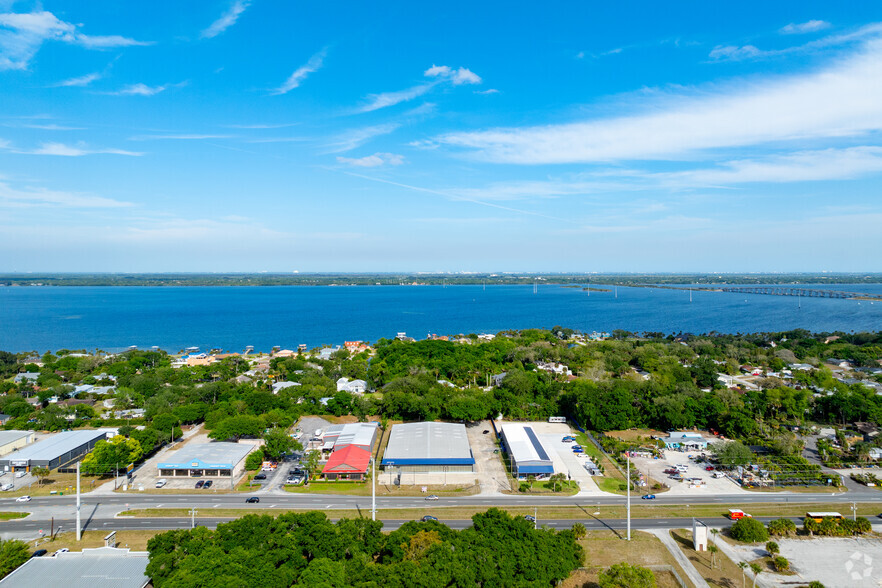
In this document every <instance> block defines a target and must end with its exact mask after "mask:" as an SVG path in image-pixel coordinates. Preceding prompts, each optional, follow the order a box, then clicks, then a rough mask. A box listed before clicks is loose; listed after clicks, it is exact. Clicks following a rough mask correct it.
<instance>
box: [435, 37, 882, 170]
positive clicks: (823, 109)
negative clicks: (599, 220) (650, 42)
mask: <svg viewBox="0 0 882 588" xmlns="http://www.w3.org/2000/svg"><path fill="white" fill-rule="evenodd" d="M880 78H882V40H880V39H878V38H876V39H872V40H868V41H867V42H866V43H865V44H864V45H863V46H862V47H861V49H860V50H858V51H855V52H853V53H852V55H851V56H850V57H847V58H842V59H839V60H836V61H835V62H834V63H832V64H830V65H828V66H827V67H825V68H822V69H820V70H817V71H813V72H810V73H803V74H798V75H791V76H783V77H769V78H757V79H755V80H753V81H738V82H737V83H732V84H729V85H725V84H724V85H720V86H715V87H712V88H693V89H691V90H687V91H681V92H678V93H676V94H668V95H664V94H662V95H658V94H657V95H655V97H653V98H651V99H648V100H646V101H645V102H644V108H645V111H644V112H642V113H638V114H633V115H628V116H615V117H607V118H595V119H589V120H585V121H579V122H573V123H569V124H555V125H546V126H534V127H523V128H501V129H491V130H486V131H477V132H460V133H450V134H447V135H442V136H440V137H437V138H436V142H438V143H440V144H443V145H450V146H455V147H461V148H465V149H469V150H472V151H474V152H475V154H476V156H477V157H479V158H481V159H484V160H488V161H495V162H505V163H524V164H543V163H574V162H600V161H616V160H640V159H646V160H650V159H676V158H683V157H687V156H690V155H695V154H697V153H700V152H702V151H706V150H708V149H715V148H724V147H727V148H731V147H744V146H756V145H763V144H768V143H771V142H782V141H794V140H801V141H804V140H808V139H821V138H832V137H847V136H857V135H862V134H864V133H868V132H871V131H879V130H882V86H880V85H879V84H878V83H877V80H878V79H880Z"/></svg>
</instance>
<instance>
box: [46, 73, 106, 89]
mask: <svg viewBox="0 0 882 588" xmlns="http://www.w3.org/2000/svg"><path fill="white" fill-rule="evenodd" d="M100 79H101V74H100V73H98V72H95V73H90V74H86V75H84V76H79V77H76V78H70V79H69V80H64V81H62V82H58V83H57V84H55V85H56V86H60V87H68V86H78V87H79V86H88V85H89V84H91V83H92V82H94V81H96V80H100Z"/></svg>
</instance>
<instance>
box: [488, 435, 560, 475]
mask: <svg viewBox="0 0 882 588" xmlns="http://www.w3.org/2000/svg"><path fill="white" fill-rule="evenodd" d="M501 433H502V435H501V441H502V446H503V448H504V449H505V451H506V453H508V458H509V460H510V464H511V472H512V474H514V476H515V477H517V478H526V477H527V476H536V477H541V476H550V475H551V474H553V473H554V465H553V463H552V461H551V457H550V456H549V455H548V452H547V451H546V450H545V447H543V446H542V442H541V441H539V437H537V436H536V433H535V432H534V431H533V427H530V426H528V425H522V424H518V423H509V424H505V425H502V427H501Z"/></svg>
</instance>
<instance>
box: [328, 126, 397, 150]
mask: <svg viewBox="0 0 882 588" xmlns="http://www.w3.org/2000/svg"><path fill="white" fill-rule="evenodd" d="M399 127H401V125H400V124H398V123H386V124H382V125H374V126H370V127H361V128H358V129H351V130H349V131H346V132H344V133H342V134H340V135H337V136H336V137H335V138H334V139H333V140H332V141H331V143H329V144H328V145H326V147H327V148H328V151H329V152H330V153H343V152H345V151H351V150H352V149H355V148H356V147H361V146H362V145H364V144H365V143H367V142H368V141H370V140H372V139H374V138H375V137H379V136H381V135H388V134H389V133H392V132H394V131H396V130H398V128H399Z"/></svg>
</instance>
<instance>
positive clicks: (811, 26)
mask: <svg viewBox="0 0 882 588" xmlns="http://www.w3.org/2000/svg"><path fill="white" fill-rule="evenodd" d="M829 27H830V23H829V22H827V21H824V20H810V21H808V22H801V23H793V22H792V23H790V24H789V25H787V26H784V27H781V29H780V30H779V31H778V32H779V33H781V34H782V35H800V34H803V33H814V32H815V31H820V30H823V29H826V28H829Z"/></svg>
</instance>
